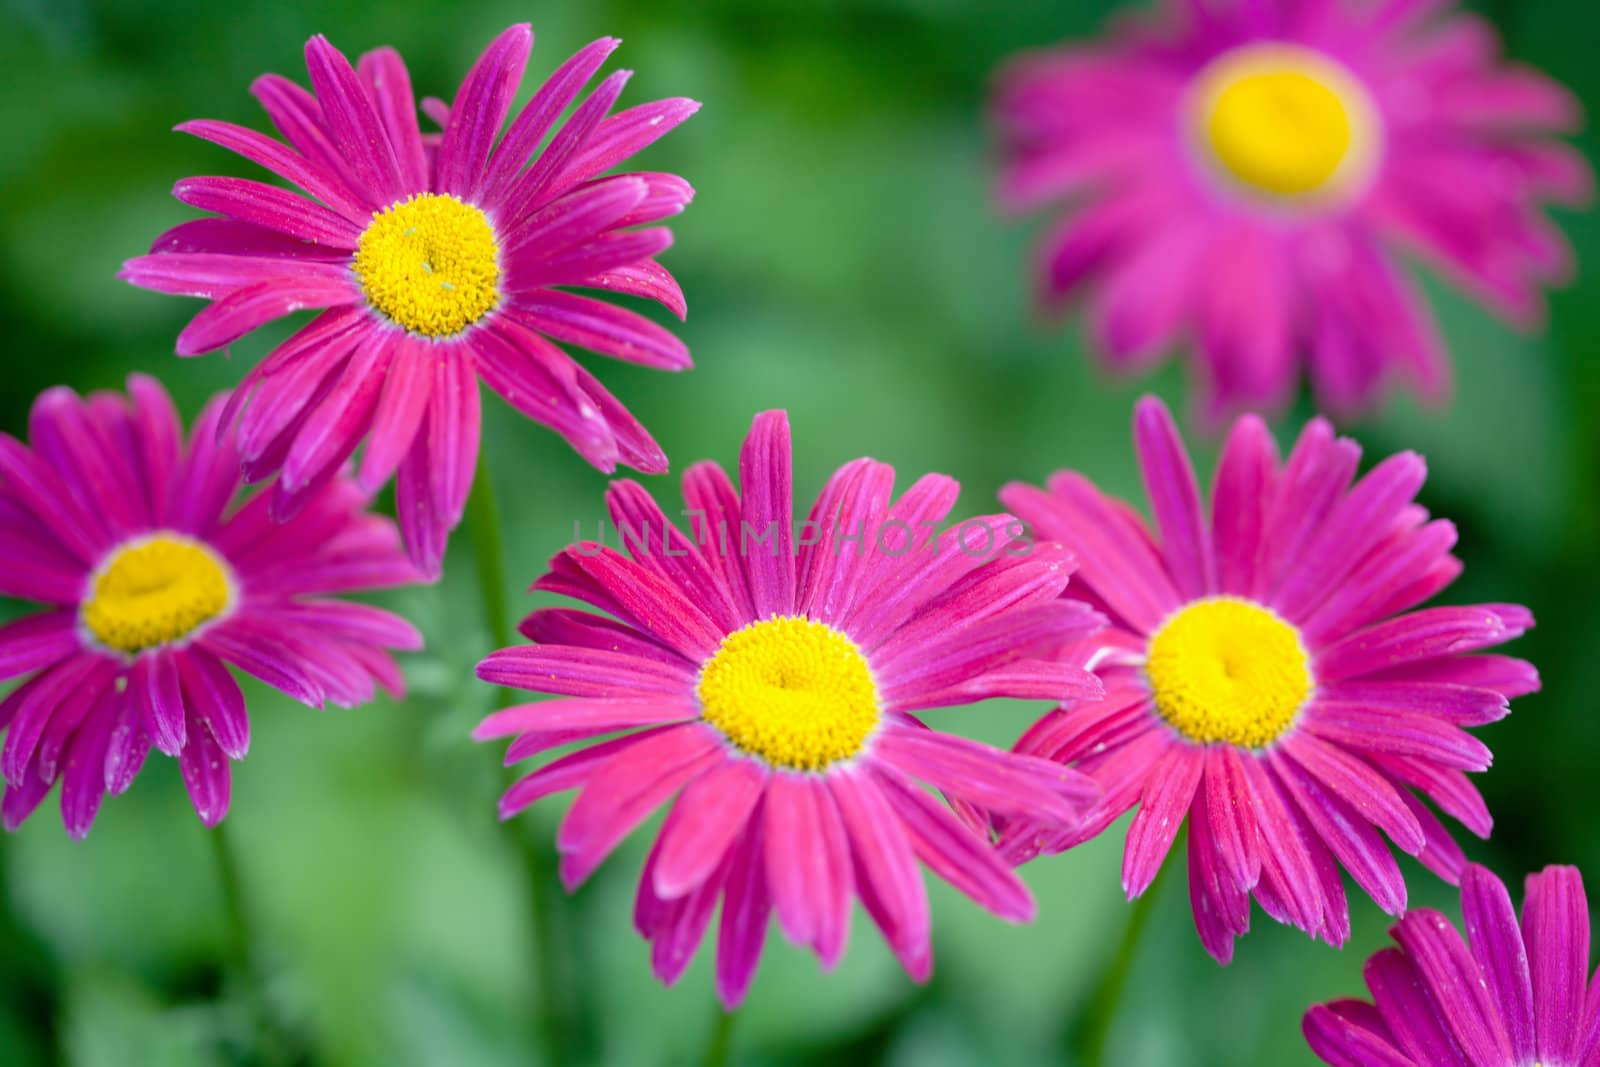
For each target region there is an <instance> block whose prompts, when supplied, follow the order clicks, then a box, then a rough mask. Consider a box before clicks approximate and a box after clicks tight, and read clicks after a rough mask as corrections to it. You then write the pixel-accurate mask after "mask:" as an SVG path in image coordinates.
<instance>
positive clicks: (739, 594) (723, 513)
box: [683, 461, 756, 622]
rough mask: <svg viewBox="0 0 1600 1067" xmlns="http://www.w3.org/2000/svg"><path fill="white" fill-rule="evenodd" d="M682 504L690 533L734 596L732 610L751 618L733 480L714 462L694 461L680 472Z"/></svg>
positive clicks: (748, 587)
mask: <svg viewBox="0 0 1600 1067" xmlns="http://www.w3.org/2000/svg"><path fill="white" fill-rule="evenodd" d="M683 503H684V507H685V508H686V509H687V512H686V513H687V515H688V517H689V533H690V535H691V536H693V537H694V539H695V542H696V543H697V544H698V545H699V546H700V550H701V552H703V553H704V554H705V557H706V563H707V564H708V565H709V566H710V567H711V569H712V570H714V571H715V572H716V573H717V575H718V577H719V579H720V581H721V584H722V585H723V587H724V588H726V589H727V590H728V593H729V595H730V596H731V597H732V598H733V606H734V609H735V611H736V612H737V613H738V615H739V617H740V618H741V620H743V621H746V622H748V621H750V620H752V619H754V618H755V617H756V609H755V602H754V600H753V599H752V598H751V595H750V583H749V579H748V578H747V576H746V575H745V569H744V564H743V563H742V562H741V556H740V553H739V531H740V521H741V518H742V515H741V510H740V509H741V505H740V502H739V494H738V492H737V491H735V489H734V488H733V482H732V481H730V480H729V478H728V475H727V474H726V472H724V471H723V469H722V468H721V467H719V466H718V465H717V464H715V463H712V462H710V461H704V462H700V463H696V464H693V465H692V466H690V467H689V469H688V470H686V471H684V472H683Z"/></svg>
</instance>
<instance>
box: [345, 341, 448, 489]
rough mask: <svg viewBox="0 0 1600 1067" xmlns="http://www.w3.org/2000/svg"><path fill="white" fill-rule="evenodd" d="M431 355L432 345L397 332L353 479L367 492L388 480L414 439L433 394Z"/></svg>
mask: <svg viewBox="0 0 1600 1067" xmlns="http://www.w3.org/2000/svg"><path fill="white" fill-rule="evenodd" d="M433 359H434V357H433V346H431V345H429V344H427V343H425V342H422V341H419V340H417V339H416V338H413V337H412V336H411V335H409V334H401V335H398V338H397V341H396V343H395V347H394V351H393V354H392V357H391V359H390V361H389V368H388V371H387V373H386V374H385V375H384V378H383V392H382V394H381V395H380V396H379V397H378V406H377V409H376V410H375V411H374V412H373V414H372V432H371V436H370V437H369V438H368V439H367V447H366V451H365V452H363V453H362V456H361V472H360V475H359V477H358V479H357V480H358V482H359V483H360V485H361V488H362V489H364V490H366V491H367V492H369V493H376V492H377V491H378V489H379V488H381V487H382V485H383V484H384V483H385V482H387V481H388V480H389V478H390V476H391V475H393V474H394V472H395V471H396V470H397V469H398V468H399V466H400V461H401V460H403V459H404V458H405V455H406V452H407V451H409V450H410V448H411V442H412V441H414V440H415V439H416V436H417V431H418V430H419V429H420V428H421V426H422V417H423V415H425V414H426V413H427V410H428V400H429V398H430V397H431V396H432V395H433V381H434V367H433Z"/></svg>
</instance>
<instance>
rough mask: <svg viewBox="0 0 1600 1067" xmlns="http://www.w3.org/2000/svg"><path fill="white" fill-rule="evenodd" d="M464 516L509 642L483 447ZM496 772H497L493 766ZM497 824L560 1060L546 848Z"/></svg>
mask: <svg viewBox="0 0 1600 1067" xmlns="http://www.w3.org/2000/svg"><path fill="white" fill-rule="evenodd" d="M466 518H467V534H468V537H469V538H470V540H471V542H472V554H473V557H474V559H475V560H476V562H477V569H478V592H479V600H480V602H481V604H482V607H483V621H484V625H485V627H486V628H487V629H488V631H489V641H490V644H491V646H492V647H494V648H497V649H499V648H506V647H508V646H509V645H510V644H511V620H510V604H509V602H508V601H507V599H506V574H505V571H506V563H505V542H504V540H503V539H502V537H501V533H500V506H499V504H498V502H497V501H496V500H495V495H494V484H493V482H491V481H490V479H489V463H488V457H487V456H486V455H484V454H482V453H479V456H478V470H477V474H476V475H475V476H474V478H473V482H472V493H471V495H470V496H468V498H467V516H466ZM512 699H514V698H513V695H512V691H511V690H509V689H497V690H496V694H495V705H496V706H497V707H502V708H503V707H505V706H507V705H508V704H510V703H511V701H512ZM496 773H497V774H499V773H501V772H500V771H499V770H498V769H497V770H496ZM500 827H501V830H502V832H503V833H504V834H505V836H506V840H507V841H508V842H509V843H510V845H511V848H512V850H513V852H514V853H515V855H516V857H517V865H518V866H519V867H520V868H522V871H523V875H524V877H525V878H526V879H527V883H528V884H527V892H528V909H529V919H530V921H531V922H532V924H533V936H534V942H535V946H536V951H535V952H534V959H535V966H536V967H537V968H538V981H539V1006H538V1009H539V1010H538V1024H539V1037H540V1040H541V1041H542V1042H543V1044H544V1046H545V1054H546V1059H547V1061H548V1062H550V1063H560V1062H563V1060H562V1053H563V1050H564V1046H565V1044H566V1042H565V1040H564V1033H563V1031H564V1029H565V1027H564V1024H563V1013H562V1010H561V989H562V982H561V979H560V973H559V972H560V967H558V965H557V954H556V950H555V949H556V940H555V939H556V936H557V934H556V924H555V922H554V916H553V915H552V913H551V893H550V886H551V882H552V880H553V879H554V877H555V871H554V869H553V868H552V866H551V864H550V861H549V858H548V856H547V855H546V853H545V851H544V850H543V849H541V848H539V847H538V845H537V844H536V843H535V842H534V841H533V839H532V837H531V835H530V834H529V833H527V832H526V830H525V829H524V828H523V827H522V826H521V825H520V820H511V821H506V822H502V823H501V824H500Z"/></svg>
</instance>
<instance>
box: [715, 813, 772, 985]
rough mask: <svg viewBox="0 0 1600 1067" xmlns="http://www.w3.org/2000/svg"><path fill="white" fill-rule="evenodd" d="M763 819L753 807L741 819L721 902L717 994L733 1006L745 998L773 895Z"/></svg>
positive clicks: (759, 951)
mask: <svg viewBox="0 0 1600 1067" xmlns="http://www.w3.org/2000/svg"><path fill="white" fill-rule="evenodd" d="M764 822H765V819H764V816H763V814H762V812H761V809H760V808H759V807H758V808H757V809H756V810H755V811H753V812H751V814H750V818H749V820H748V821H747V822H746V824H745V834H744V837H743V838H742V839H741V840H740V841H739V842H738V843H737V844H736V845H735V846H734V853H733V863H732V865H731V867H730V869H729V871H728V881H727V885H726V887H725V889H724V897H723V902H722V924H721V929H720V931H719V933H718V937H717V998H718V999H719V1000H721V1001H722V1005H723V1007H724V1008H725V1009H726V1010H728V1011H732V1010H733V1009H734V1008H736V1007H738V1006H739V1003H740V1002H741V1001H742V1000H744V995H745V993H746V991H748V990H749V988H750V981H751V979H752V978H753V977H755V972H756V965H757V964H759V963H760V962H761V949H762V947H763V946H764V945H765V943H766V940H767V922H768V919H769V917H770V916H771V914H772V900H771V896H770V894H769V892H768V890H767V885H766V866H765V863H764V857H765V853H766V849H765V847H764V845H763V842H762V836H761V828H762V825H763V824H764Z"/></svg>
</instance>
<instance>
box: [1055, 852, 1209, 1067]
mask: <svg viewBox="0 0 1600 1067" xmlns="http://www.w3.org/2000/svg"><path fill="white" fill-rule="evenodd" d="M1182 847H1183V834H1182V833H1181V832H1180V833H1179V835H1178V838H1177V840H1176V841H1174V842H1173V843H1172V849H1171V851H1169V852H1168V853H1167V858H1166V860H1165V861H1164V862H1163V863H1162V864H1161V869H1160V870H1159V871H1157V872H1156V877H1155V880H1154V881H1153V882H1151V883H1150V887H1149V888H1148V889H1146V890H1145V891H1144V893H1143V894H1142V895H1141V896H1140V897H1139V898H1138V899H1136V900H1135V901H1134V902H1133V906H1132V907H1131V908H1130V909H1129V912H1128V925H1127V926H1126V927H1125V928H1124V929H1123V931H1122V940H1121V942H1119V943H1118V945H1117V951H1116V954H1115V955H1114V956H1112V957H1111V963H1110V965H1109V966H1107V967H1106V969H1105V972H1104V973H1103V974H1101V976H1100V984H1099V985H1097V986H1095V990H1094V993H1093V994H1092V995H1091V996H1090V997H1089V1002H1088V1004H1086V1005H1085V1006H1084V1009H1083V1014H1082V1015H1080V1016H1079V1017H1078V1020H1077V1022H1076V1023H1075V1024H1074V1025H1073V1026H1072V1028H1071V1029H1070V1030H1069V1031H1068V1034H1067V1045H1068V1047H1069V1048H1071V1049H1072V1051H1073V1053H1074V1054H1075V1055H1076V1058H1077V1062H1078V1063H1080V1064H1082V1065H1083V1067H1102V1064H1104V1062H1105V1048H1106V1040H1107V1039H1108V1038H1109V1037H1110V1036H1111V1026H1112V1024H1113V1023H1115V1022H1116V1018H1117V1006H1118V1004H1119V1003H1120V1002H1121V1000H1122V994H1123V991H1124V990H1125V989H1126V988H1127V985H1128V974H1129V972H1130V971H1132V970H1133V958H1134V956H1135V955H1137V953H1138V951H1139V942H1140V939H1141V938H1142V937H1143V936H1144V931H1145V928H1146V927H1147V926H1149V925H1150V915H1151V913H1152V912H1154V911H1155V901H1156V897H1157V895H1158V894H1159V893H1160V891H1161V884H1162V883H1163V882H1164V881H1166V877H1167V870H1168V869H1169V868H1171V867H1173V866H1174V865H1175V864H1176V862H1177V861H1176V860H1174V859H1173V855H1174V854H1175V853H1178V852H1180V851H1181V850H1182Z"/></svg>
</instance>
